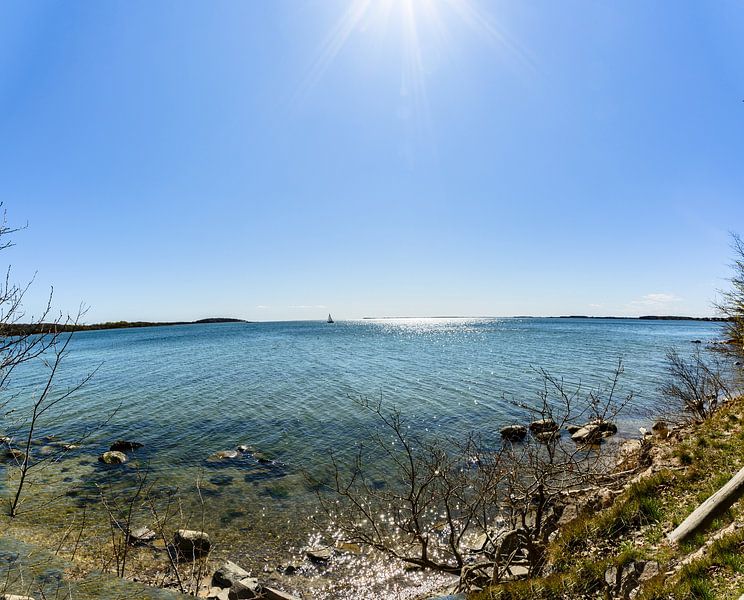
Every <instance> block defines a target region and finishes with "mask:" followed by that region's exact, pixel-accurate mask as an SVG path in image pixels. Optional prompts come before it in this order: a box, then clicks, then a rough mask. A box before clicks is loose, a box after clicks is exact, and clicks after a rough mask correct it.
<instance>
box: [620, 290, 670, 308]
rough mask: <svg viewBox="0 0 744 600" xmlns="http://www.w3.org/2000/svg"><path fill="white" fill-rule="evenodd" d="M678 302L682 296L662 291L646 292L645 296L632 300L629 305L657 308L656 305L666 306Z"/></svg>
mask: <svg viewBox="0 0 744 600" xmlns="http://www.w3.org/2000/svg"><path fill="white" fill-rule="evenodd" d="M678 302H682V298H680V297H679V296H677V295H675V294H667V293H664V292H654V293H651V294H646V295H645V296H642V297H641V298H639V299H638V300H633V301H632V302H631V303H630V305H631V306H635V307H651V308H658V307H662V308H663V307H666V306H669V305H670V304H676V303H678Z"/></svg>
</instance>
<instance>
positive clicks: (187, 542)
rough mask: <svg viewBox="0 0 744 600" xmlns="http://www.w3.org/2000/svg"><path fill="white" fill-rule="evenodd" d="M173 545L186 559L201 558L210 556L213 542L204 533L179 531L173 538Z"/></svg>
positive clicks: (187, 530)
mask: <svg viewBox="0 0 744 600" xmlns="http://www.w3.org/2000/svg"><path fill="white" fill-rule="evenodd" d="M173 545H174V546H175V547H176V549H177V550H178V552H179V553H180V554H181V555H182V556H184V557H185V558H199V557H200V556H204V555H206V554H209V551H210V550H211V549H212V542H211V541H210V540H209V536H208V535H207V534H206V533H204V532H203V531H194V530H191V529H179V530H178V531H176V533H175V535H174V536H173Z"/></svg>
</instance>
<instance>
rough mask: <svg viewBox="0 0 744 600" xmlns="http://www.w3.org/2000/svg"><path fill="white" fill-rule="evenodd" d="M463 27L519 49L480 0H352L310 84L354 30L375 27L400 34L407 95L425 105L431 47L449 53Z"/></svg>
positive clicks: (312, 72)
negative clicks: (426, 76) (427, 63)
mask: <svg viewBox="0 0 744 600" xmlns="http://www.w3.org/2000/svg"><path fill="white" fill-rule="evenodd" d="M463 26H464V27H463ZM463 30H465V31H469V32H471V33H477V34H479V35H481V36H482V37H483V39H484V40H487V41H488V42H489V43H496V44H498V45H499V46H501V47H504V48H507V49H508V50H510V51H514V50H515V49H516V47H515V46H514V44H512V43H510V41H509V39H508V37H507V36H506V35H505V33H504V32H503V30H502V29H501V28H500V27H499V26H498V25H497V23H496V21H495V20H494V18H493V15H492V14H491V13H488V12H486V11H485V10H484V9H483V8H482V7H481V5H480V4H479V3H478V0H351V1H350V2H348V3H345V4H343V8H341V9H340V14H339V15H338V16H337V17H336V18H335V20H334V21H333V25H332V26H331V27H330V29H329V32H328V34H327V36H326V38H325V40H324V42H323V43H322V44H321V46H320V49H319V52H318V55H317V58H316V60H315V62H314V64H313V66H312V68H311V69H310V73H309V75H308V79H307V81H306V85H307V86H309V87H312V86H314V85H316V84H317V83H318V82H319V81H320V80H321V78H322V76H323V74H324V72H325V71H326V70H327V69H328V68H329V66H330V65H331V64H332V63H333V61H334V60H335V59H336V57H337V56H338V55H339V53H340V52H342V51H343V49H344V47H345V46H346V45H347V43H348V42H349V41H350V39H351V38H352V37H353V36H354V35H355V34H358V33H360V32H367V33H369V32H370V31H372V32H376V33H378V34H380V37H382V36H383V35H384V36H386V39H389V38H390V36H391V35H393V36H397V37H398V40H397V47H399V48H400V53H401V56H400V65H401V90H402V93H405V94H410V95H411V96H412V97H413V99H414V101H415V103H416V104H417V105H419V108H421V109H425V105H426V103H427V101H426V86H425V85H424V83H425V73H426V69H425V66H426V62H427V60H432V57H431V56H427V55H426V51H427V50H429V51H431V50H432V49H434V50H436V52H437V55H438V56H442V55H447V54H448V48H451V47H452V46H453V45H456V44H457V43H458V41H460V40H458V32H459V35H460V36H462V32H463Z"/></svg>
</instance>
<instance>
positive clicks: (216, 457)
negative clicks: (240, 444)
mask: <svg viewBox="0 0 744 600" xmlns="http://www.w3.org/2000/svg"><path fill="white" fill-rule="evenodd" d="M238 456H240V452H238V451H237V450H219V451H217V452H215V453H214V454H212V455H211V456H210V457H209V458H207V460H208V461H209V462H217V461H220V460H232V459H233V458H238Z"/></svg>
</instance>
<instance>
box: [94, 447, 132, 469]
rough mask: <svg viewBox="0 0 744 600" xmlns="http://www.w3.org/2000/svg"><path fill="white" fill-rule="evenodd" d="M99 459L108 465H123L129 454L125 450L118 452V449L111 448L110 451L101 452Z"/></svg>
mask: <svg viewBox="0 0 744 600" xmlns="http://www.w3.org/2000/svg"><path fill="white" fill-rule="evenodd" d="M98 460H99V461H100V462H102V463H106V464H107V465H121V464H123V463H125V462H127V460H129V459H128V458H127V455H126V454H124V453H123V452H118V451H116V450H109V451H108V452H104V453H103V454H101V456H99V457H98Z"/></svg>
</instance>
